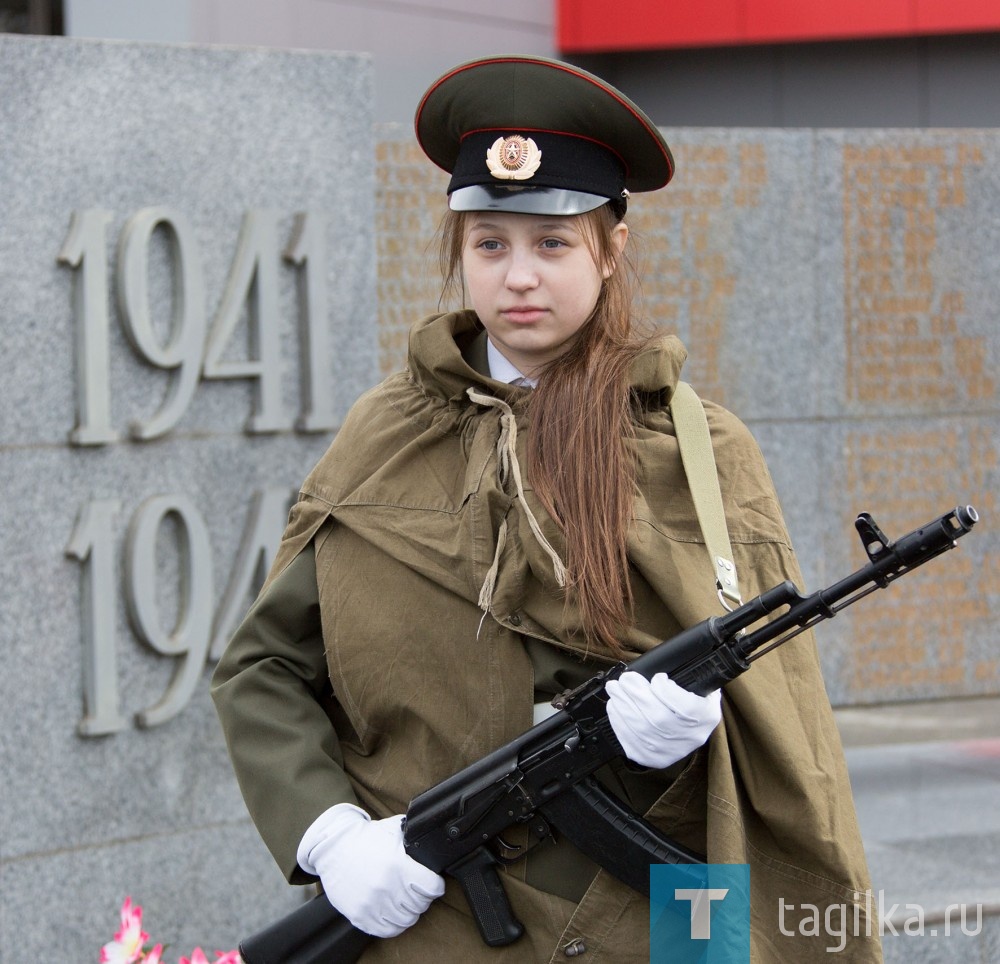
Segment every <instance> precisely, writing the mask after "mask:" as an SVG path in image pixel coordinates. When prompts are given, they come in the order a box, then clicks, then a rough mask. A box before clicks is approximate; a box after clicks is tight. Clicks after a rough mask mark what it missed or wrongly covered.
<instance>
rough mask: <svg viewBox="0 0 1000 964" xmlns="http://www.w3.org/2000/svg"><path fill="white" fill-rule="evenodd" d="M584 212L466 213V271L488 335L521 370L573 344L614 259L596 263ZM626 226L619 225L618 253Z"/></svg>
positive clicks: (527, 371) (529, 371) (531, 370)
mask: <svg viewBox="0 0 1000 964" xmlns="http://www.w3.org/2000/svg"><path fill="white" fill-rule="evenodd" d="M589 225H590V221H589V220H588V219H587V218H585V217H580V216H577V217H555V216H549V215H542V214H511V213H508V212H500V211H488V212H481V213H474V214H470V215H469V216H468V220H467V222H466V229H465V230H466V234H465V242H464V244H463V247H462V271H463V274H464V277H465V285H466V289H467V291H468V294H469V299H470V301H471V302H472V307H473V309H474V310H475V312H476V314H477V315H478V316H479V319H480V321H482V323H483V326H484V327H485V328H486V331H487V334H488V335H489V338H490V341H492V342H493V344H494V345H495V346H496V348H497V349H499V351H500V352H501V353H502V354H503V355H504V356H506V358H507V360H508V361H509V362H510V363H511V364H512V365H514V366H515V367H516V368H517V369H518V371H520V372H521V373H522V374H524V375H528V376H534V375H537V374H538V372H539V371H540V370H541V368H542V367H543V366H544V365H546V364H547V363H549V362H551V361H552V360H553V359H555V358H558V357H559V356H560V355H562V354H563V352H565V351H567V350H568V349H569V348H570V346H571V345H572V344H573V340H574V339H575V337H576V335H577V333H578V332H579V331H580V329H581V328H582V327H583V324H584V323H585V322H586V321H587V319H588V318H589V317H590V315H591V312H593V310H594V305H595V304H596V303H597V296H598V295H599V294H600V291H601V284H602V282H603V281H604V279H605V278H607V277H608V276H609V275H610V274H611V273H612V271H614V264H613V263H610V264H607V265H599V264H598V263H597V261H596V260H595V256H594V252H595V251H596V250H597V248H596V244H595V243H594V242H591V243H588V241H590V239H589V238H588V237H587V235H586V233H585V232H587V231H588V230H590V228H589ZM627 236H628V228H627V227H626V226H625V225H624V224H618V225H616V227H615V228H614V231H613V236H612V240H613V246H614V249H615V250H616V251H617V253H621V251H622V249H623V248H624V246H625V239H626V238H627Z"/></svg>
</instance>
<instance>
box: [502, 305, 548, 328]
mask: <svg viewBox="0 0 1000 964" xmlns="http://www.w3.org/2000/svg"><path fill="white" fill-rule="evenodd" d="M500 314H501V315H503V317H504V318H506V319H507V320H508V321H510V322H513V323H514V324H516V325H527V324H531V323H532V322H535V321H538V320H539V319H540V318H542V317H543V316H544V315H545V309H544V308H539V307H537V306H535V305H522V306H519V307H517V308H505V309H504V310H503V311H501V312H500Z"/></svg>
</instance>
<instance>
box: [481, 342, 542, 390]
mask: <svg viewBox="0 0 1000 964" xmlns="http://www.w3.org/2000/svg"><path fill="white" fill-rule="evenodd" d="M486 359H487V361H488V362H489V366H490V378H495V379H496V380H497V381H498V382H505V383H506V384H508V385H527V386H528V388H534V387H535V386H536V385H537V384H538V379H537V378H528V376H527V375H523V374H522V373H521V372H519V371H518V370H517V369H516V368H515V367H514V366H513V365H512V364H511V363H510V361H509V360H508V359H507V357H506V356H505V355H504V354H502V353H501V351H500V350H499V349H498V348H497V347H496V346H495V345H494V344H493V342H492V341H490V339H489V338H487V339H486Z"/></svg>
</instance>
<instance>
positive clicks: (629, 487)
mask: <svg viewBox="0 0 1000 964" xmlns="http://www.w3.org/2000/svg"><path fill="white" fill-rule="evenodd" d="M610 208H611V205H608V204H605V205H602V206H601V207H599V208H597V209H596V210H595V211H591V212H588V213H587V214H582V215H579V217H580V218H581V219H583V221H584V224H583V228H584V230H583V235H584V237H585V238H586V239H587V243H588V245H589V246H590V249H591V253H592V254H593V256H594V262H595V264H597V265H614V270H613V271H612V272H611V274H610V276H609V277H608V278H607V280H606V281H605V283H604V284H603V285H602V287H601V292H600V295H599V296H598V299H597V304H596V305H595V307H594V311H593V313H592V314H591V317H590V318H589V319H588V321H587V322H586V323H585V324H584V326H583V327H582V328H581V329H580V333H579V335H578V336H577V338H576V340H575V341H574V343H573V345H572V346H571V347H570V349H569V350H568V351H566V352H565V353H564V354H563V355H561V356H560V357H559V358H557V359H555V360H554V361H553V362H551V363H550V364H549V365H547V366H546V368H545V370H544V372H543V374H542V377H541V378H540V379H539V382H538V387H537V388H536V389H535V390H534V391H533V392H532V393H531V397H530V402H529V406H528V418H529V422H528V426H529V430H528V433H527V455H528V464H527V474H528V481H529V484H530V485H531V487H532V488H533V489H534V492H535V495H536V496H537V498H538V499H539V501H540V502H541V503H542V505H543V506H544V508H545V510H546V511H547V512H548V513H549V515H551V516H552V518H553V519H554V520H555V521H556V522H557V524H558V525H559V526H560V528H561V529H562V531H563V533H564V536H565V539H566V557H567V558H566V560H565V562H566V568H567V572H568V574H569V590H570V593H571V596H572V598H573V600H574V601H575V602H576V604H577V607H578V609H579V614H580V620H581V623H582V626H583V630H584V633H585V636H586V642H587V644H588V645H589V644H591V643H595V642H596V643H598V644H602V645H603V646H606V647H607V648H608V649H610V650H611V652H612V653H613V654H614V655H615V656H621V655H622V653H623V650H622V646H621V643H620V640H621V637H622V634H623V633H624V631H625V630H626V629H627V627H628V625H629V623H630V622H631V618H632V604H633V599H632V587H631V581H630V579H629V563H628V556H627V550H626V540H627V536H628V529H629V525H630V523H631V520H632V512H633V503H634V498H635V478H636V467H635V464H634V459H633V457H632V454H631V449H630V445H629V440H630V439H631V438H632V436H633V433H634V421H633V398H632V392H631V389H630V385H629V369H630V366H631V364H632V362H633V360H634V358H635V356H636V355H637V354H638V352H639V351H640V350H641V349H642V347H643V345H644V344H645V343H646V340H647V339H646V337H645V336H644V335H642V334H640V333H639V331H638V330H637V327H636V326H635V325H634V324H633V311H632V301H633V296H634V293H635V282H634V274H635V271H634V264H633V261H632V257H631V253H630V245H629V242H628V241H626V247H625V250H624V251H623V252H621V253H619V252H618V249H617V247H616V246H615V244H614V241H613V240H612V231H613V229H614V227H615V225H616V224H617V223H618V221H619V219H618V217H617V216H616V215H615V214H614V212H612V211H611V209H610ZM466 223H467V218H466V217H465V216H463V215H461V214H455V213H454V212H450V211H449V212H448V213H447V214H446V215H445V218H444V221H443V222H442V228H441V239H440V256H441V264H442V274H443V277H444V282H445V284H444V291H445V294H448V293H450V292H454V291H457V290H459V289H460V285H461V280H460V265H461V257H462V248H463V245H464V241H465V231H466Z"/></svg>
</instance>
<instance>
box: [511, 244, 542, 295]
mask: <svg viewBox="0 0 1000 964" xmlns="http://www.w3.org/2000/svg"><path fill="white" fill-rule="evenodd" d="M506 284H507V287H508V288H509V289H510V290H511V291H530V290H531V289H532V288H534V287H537V285H538V272H537V271H536V270H535V265H534V262H533V261H532V259H531V257H530V256H528V255H522V254H516V253H515V254H513V255H512V256H511V260H510V266H509V267H508V268H507V278H506Z"/></svg>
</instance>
